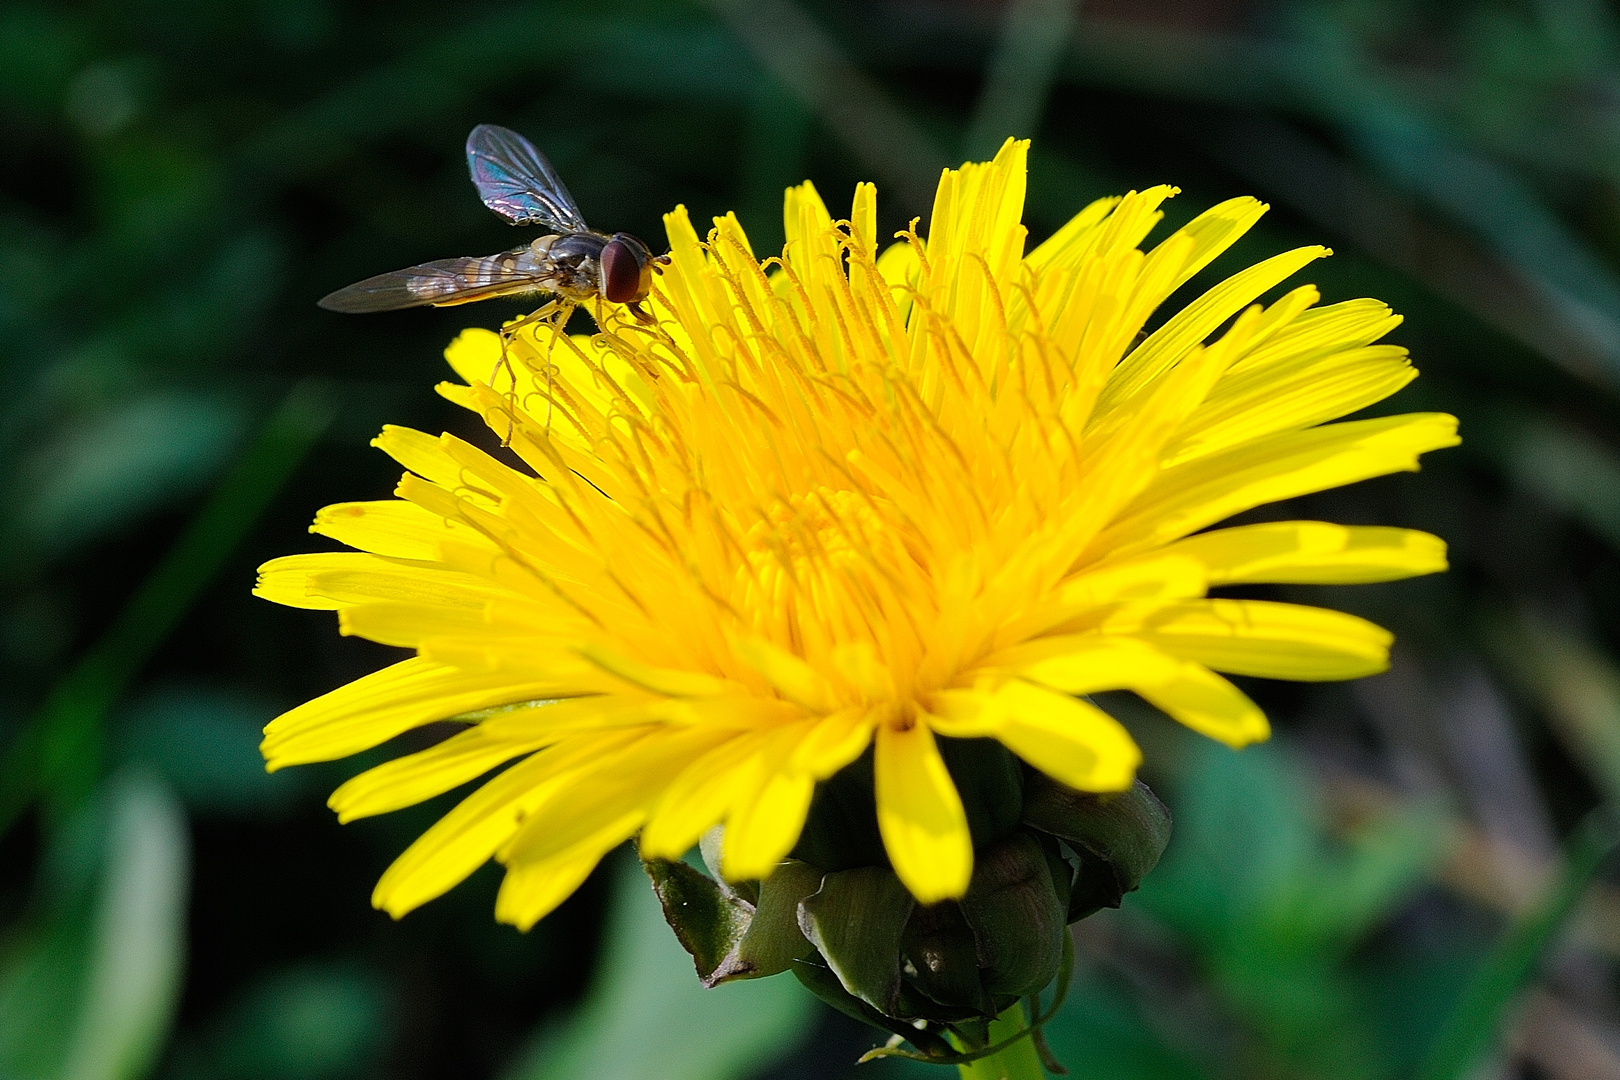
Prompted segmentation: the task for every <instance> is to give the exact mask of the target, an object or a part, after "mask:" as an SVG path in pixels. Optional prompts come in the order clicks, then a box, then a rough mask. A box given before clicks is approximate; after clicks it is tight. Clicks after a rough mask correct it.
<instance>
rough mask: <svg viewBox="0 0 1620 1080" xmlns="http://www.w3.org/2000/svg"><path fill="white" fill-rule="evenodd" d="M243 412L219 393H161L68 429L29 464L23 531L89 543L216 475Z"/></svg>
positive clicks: (49, 539)
mask: <svg viewBox="0 0 1620 1080" xmlns="http://www.w3.org/2000/svg"><path fill="white" fill-rule="evenodd" d="M244 419H245V418H244V416H243V415H242V411H241V409H239V408H237V407H235V406H234V405H232V404H231V403H229V402H227V401H224V400H222V399H220V398H218V397H217V396H205V395H201V394H195V393H184V392H180V391H159V392H156V393H152V394H148V395H146V396H144V397H138V398H135V399H133V400H129V401H125V402H122V403H120V404H118V405H115V406H112V407H109V408H108V409H106V410H105V411H103V412H101V413H98V414H96V415H94V416H90V417H87V418H85V419H84V420H83V421H81V422H80V423H79V424H78V425H76V426H74V427H71V428H68V429H66V430H64V431H63V432H62V433H61V434H60V435H59V436H58V437H57V438H56V439H55V440H54V441H52V442H50V443H47V444H46V445H44V446H42V447H41V448H40V449H39V450H38V451H37V452H36V454H35V455H34V456H33V458H31V459H30V460H29V461H28V462H27V463H26V464H25V465H24V466H23V468H24V469H25V470H26V471H27V472H28V473H29V474H30V475H31V476H32V477H33V480H32V482H31V483H29V485H28V490H29V492H30V496H29V498H28V500H27V501H26V502H25V503H23V504H22V505H21V506H20V507H18V509H17V512H18V514H19V515H20V517H21V521H20V525H21V527H22V531H23V533H24V534H25V535H26V536H27V537H28V538H29V539H30V540H31V541H32V542H33V543H35V544H37V545H40V546H42V547H44V546H49V547H50V548H51V549H53V550H54V549H59V548H61V547H62V546H64V545H66V546H73V545H79V544H83V543H85V542H88V541H90V540H93V539H95V538H96V537H98V536H101V535H103V534H105V533H106V532H107V531H108V530H110V529H113V528H115V527H117V526H120V525H123V524H124V523H125V522H127V521H129V520H130V519H132V518H134V517H137V516H139V515H141V514H143V513H145V512H147V511H149V510H151V509H153V508H155V507H157V506H159V505H161V504H163V503H164V502H167V501H169V500H171V499H173V498H176V497H177V496H180V495H183V494H185V493H187V492H189V491H191V490H194V489H195V488H196V487H198V486H199V485H201V484H203V483H205V482H206V481H208V480H209V479H210V478H212V477H213V476H214V475H215V474H216V473H218V472H219V471H220V470H221V468H222V467H223V466H224V465H226V464H228V463H229V462H230V460H231V458H232V455H233V451H234V450H235V447H236V444H237V443H239V442H240V441H241V437H242V430H243V421H244Z"/></svg>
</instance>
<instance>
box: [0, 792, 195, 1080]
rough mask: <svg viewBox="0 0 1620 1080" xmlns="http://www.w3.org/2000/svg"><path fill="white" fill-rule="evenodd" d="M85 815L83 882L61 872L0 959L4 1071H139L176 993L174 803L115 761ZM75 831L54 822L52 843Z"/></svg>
mask: <svg viewBox="0 0 1620 1080" xmlns="http://www.w3.org/2000/svg"><path fill="white" fill-rule="evenodd" d="M86 822H88V823H89V824H91V826H92V827H93V831H94V833H95V834H96V835H95V839H96V845H97V857H98V861H99V864H100V866H99V871H98V872H97V873H96V875H95V881H94V890H93V893H91V894H90V895H85V893H84V892H83V890H82V889H74V888H72V887H71V886H72V883H71V882H69V883H67V884H68V885H69V889H68V891H67V892H66V894H65V895H63V896H62V897H61V898H60V899H59V901H58V905H57V907H56V909H55V910H54V911H52V912H50V913H49V915H48V916H47V917H46V919H45V921H44V923H43V924H42V925H41V926H40V927H38V928H37V929H36V930H34V931H33V932H31V933H25V934H24V935H23V937H22V939H21V941H20V943H19V944H18V945H16V946H15V947H14V948H13V949H12V950H10V951H8V953H7V955H6V956H5V957H4V958H3V959H0V1075H4V1076H6V1077H8V1078H11V1077H16V1078H18V1080H133V1078H135V1077H139V1076H142V1075H144V1074H145V1073H146V1071H147V1070H148V1069H149V1068H150V1066H151V1065H152V1063H153V1062H154V1061H155V1060H156V1057H157V1054H158V1052H159V1051H160V1050H161V1049H162V1046H163V1041H164V1038H165V1037H166V1035H167V1033H168V1029H169V1024H170V1022H171V1021H172V1020H173V1017H174V1011H175V1007H176V1005H177V1004H178V1001H179V994H180V984H181V977H182V974H183V968H184V953H185V936H186V935H185V919H186V900H187V879H188V876H189V859H190V855H189V851H190V849H189V839H188V833H187V829H186V823H185V818H184V815H183V812H182V811H181V809H180V807H179V804H178V803H176V802H175V800H174V797H173V796H172V795H171V794H170V793H169V792H168V790H167V788H165V787H164V786H163V785H162V784H161V783H160V782H159V781H157V780H156V779H155V778H153V777H152V776H150V775H149V774H147V773H145V772H143V771H134V770H132V771H126V772H124V773H120V774H118V775H117V776H115V777H114V778H113V779H112V780H111V781H109V783H108V785H107V787H106V788H105V789H104V790H103V792H102V797H101V799H100V800H98V803H97V805H94V806H93V807H91V808H88V809H87V811H86V816H85V817H83V818H81V821H80V822H79V823H78V824H81V825H82V824H85V823H86ZM76 831H77V830H64V832H63V833H62V834H61V837H60V840H59V844H68V845H73V844H76V843H77V837H76V836H74V835H73V833H74V832H76ZM57 861H58V862H60V861H61V859H60V858H58V860H57Z"/></svg>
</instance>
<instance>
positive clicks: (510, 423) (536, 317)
mask: <svg viewBox="0 0 1620 1080" xmlns="http://www.w3.org/2000/svg"><path fill="white" fill-rule="evenodd" d="M562 306H563V305H562V304H561V302H560V301H557V300H552V301H550V302H548V303H545V304H541V305H540V306H539V307H538V308H536V309H535V310H533V311H531V312H529V314H527V315H525V316H523V317H522V318H519V319H513V320H512V321H511V322H509V323H507V324H506V325H504V326H502V327H501V332H500V338H501V358H500V359H499V360H497V361H496V362H495V370H494V371H492V372H490V374H489V388H490V389H491V390H494V389H495V379H496V377H497V376H498V375H500V373H501V370H502V369H503V368H504V369H505V370H506V377H507V379H508V380H510V385H509V386H508V387H507V391H506V403H507V415H506V435H505V436H504V437H502V439H501V445H502V446H511V445H512V433H513V430H514V427H515V425H516V424H517V407H518V400H517V371H516V370H514V369H513V367H512V358H511V357H510V356H509V355H508V354H507V347H508V346H509V345H510V344H511V342H512V339H513V338H514V337H516V336H517V332H518V331H519V330H521V329H523V328H524V327H525V326H529V325H531V324H533V323H537V322H543V321H544V320H545V319H547V318H549V317H550V316H551V315H553V314H554V313H556V312H557V311H558V310H559V309H560V308H561V307H562ZM570 310H572V309H571V308H570ZM550 381H551V374H550V365H549V363H548V365H547V373H546V382H547V384H548V385H547V393H548V394H549V392H550V385H549V384H550Z"/></svg>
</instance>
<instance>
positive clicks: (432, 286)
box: [320, 248, 555, 314]
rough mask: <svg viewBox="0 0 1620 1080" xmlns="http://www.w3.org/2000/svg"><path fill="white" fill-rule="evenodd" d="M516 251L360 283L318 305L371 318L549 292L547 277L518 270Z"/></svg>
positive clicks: (431, 264)
mask: <svg viewBox="0 0 1620 1080" xmlns="http://www.w3.org/2000/svg"><path fill="white" fill-rule="evenodd" d="M524 250H525V249H523V248H517V249H515V250H514V251H511V252H505V253H503V254H500V255H487V256H483V257H481V258H472V257H464V258H458V259H437V260H435V261H433V262H428V263H422V264H421V265H420V266H410V267H406V268H405V269H404V270H392V271H389V272H388V273H386V274H378V275H377V276H376V277H369V278H366V280H364V281H357V282H355V283H354V284H353V285H348V286H345V287H344V288H341V289H339V290H337V291H336V292H334V293H329V294H328V295H326V296H325V297H322V298H321V300H320V306H321V307H323V308H326V309H327V310H328V311H341V312H346V313H349V314H368V313H371V312H375V311H398V310H400V309H401V308H413V307H427V306H429V305H449V304H468V303H471V302H472V301H474V300H487V299H489V298H491V297H494V296H508V295H514V294H520V293H530V292H549V291H550V290H551V287H552V285H554V284H555V282H554V281H553V279H552V276H551V274H550V273H549V272H546V271H545V270H542V269H537V268H535V267H533V266H519V265H516V260H515V259H514V258H513V256H515V255H517V254H518V253H520V252H522V251H524Z"/></svg>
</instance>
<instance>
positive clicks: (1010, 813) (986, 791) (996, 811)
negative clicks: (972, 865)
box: [937, 736, 1024, 850]
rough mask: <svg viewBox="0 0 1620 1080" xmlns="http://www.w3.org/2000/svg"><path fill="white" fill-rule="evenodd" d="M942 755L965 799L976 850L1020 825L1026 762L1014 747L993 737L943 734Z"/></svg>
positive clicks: (940, 748)
mask: <svg viewBox="0 0 1620 1080" xmlns="http://www.w3.org/2000/svg"><path fill="white" fill-rule="evenodd" d="M937 743H938V745H939V756H940V757H941V758H943V759H944V761H945V769H946V771H948V772H949V773H950V774H951V783H952V784H954V785H955V787H956V794H957V796H958V797H959V798H960V799H961V800H962V810H963V812H964V813H965V814H966V815H967V821H968V832H969V833H970V834H971V835H972V837H973V847H974V849H975V850H977V849H979V848H982V847H984V846H986V845H987V844H993V843H995V842H996V841H997V840H1000V839H1001V838H1002V837H1004V836H1006V835H1008V834H1009V833H1011V832H1012V831H1013V830H1014V829H1016V828H1018V808H1019V807H1021V806H1022V805H1023V804H1024V766H1023V765H1022V763H1020V762H1019V760H1018V758H1017V757H1015V756H1014V755H1013V752H1012V751H1011V750H1008V749H1007V748H1006V747H1005V746H1002V745H1001V744H1000V743H999V742H997V741H996V740H994V739H953V738H946V737H944V736H941V737H940V738H939V739H938V740H937Z"/></svg>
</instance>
